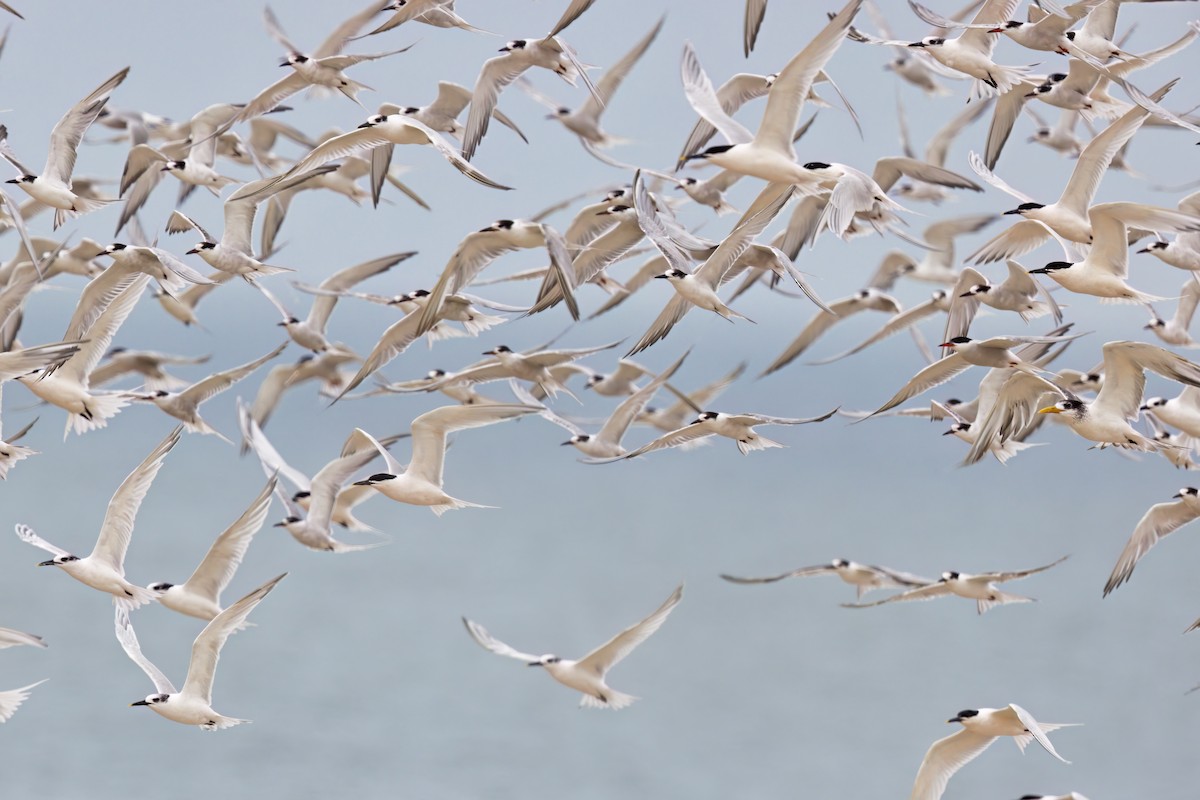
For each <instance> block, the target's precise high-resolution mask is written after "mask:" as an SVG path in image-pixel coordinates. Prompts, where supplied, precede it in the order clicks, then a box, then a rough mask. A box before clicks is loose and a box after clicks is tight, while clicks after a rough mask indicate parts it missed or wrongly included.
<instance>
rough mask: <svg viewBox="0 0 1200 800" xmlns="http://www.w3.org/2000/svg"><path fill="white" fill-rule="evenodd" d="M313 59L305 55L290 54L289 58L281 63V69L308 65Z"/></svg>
mask: <svg viewBox="0 0 1200 800" xmlns="http://www.w3.org/2000/svg"><path fill="white" fill-rule="evenodd" d="M311 60H312V59H311V58H309V57H308V56H306V55H304V54H303V53H288V54H287V58H285V59H283V61H280V62H279V66H281V67H294V66H296V65H297V64H307V63H308V62H309V61H311Z"/></svg>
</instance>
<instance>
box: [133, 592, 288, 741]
mask: <svg viewBox="0 0 1200 800" xmlns="http://www.w3.org/2000/svg"><path fill="white" fill-rule="evenodd" d="M285 577H287V573H286V572H285V573H283V574H282V575H280V576H279V577H277V578H273V579H272V580H269V581H267V582H266V583H264V584H263V585H262V586H260V587H258V588H257V589H255V590H254V591H252V592H250V594H248V595H246V596H245V597H243V598H242V599H241V600H238V601H237V602H236V603H234V604H233V605H231V606H230V607H229V608H227V609H225V610H224V611H222V612H221V613H220V614H218V615H217V616H215V617H213V619H212V621H211V622H209V623H208V624H207V625H205V626H204V630H202V631H200V635H199V636H197V637H196V640H195V641H194V642H193V643H192V657H191V660H190V661H189V662H188V672H187V679H186V680H184V682H183V689H182V690H179V689H176V688H175V686H174V685H173V684H172V683H171V681H170V680H169V679H168V678H167V676H166V675H164V674H163V673H162V671H161V670H160V669H159V668H158V667H156V666H154V664H152V663H151V662H150V659H148V658H146V656H144V655H143V654H142V646H141V645H140V644H138V640H137V635H136V634H135V633H134V632H133V625H132V624H131V623H130V621H129V612H128V611H126V610H125V609H123V608H118V609H117V612H116V616H115V620H114V625H115V628H116V634H117V641H118V642H120V643H121V647H122V649H124V650H125V654H126V655H127V656H129V658H130V660H131V661H133V663H135V664H137V665H138V666H139V667H141V668H142V671H143V672H145V673H146V675H148V676H149V677H150V680H151V681H153V683H154V692H155V693H154V694H152V695H148V696H147V697H146V698H145V699H144V700H138V701H136V702H133V703H130V704H129V705H130V706H131V707H132V706H147V707H149V708H150V709H151V710H153V711H154V712H155V713H156V714H158V715H159V716H162V717H166V718H167V719H169V720H171V721H172V722H178V723H180V724H181V725H198V726H200V728H201V729H202V730H206V731H216V730H223V729H225V728H232V727H233V726H234V725H240V724H241V723H243V722H248V721H249V720H244V719H235V718H233V717H226V716H224V715H222V714H218V713H217V712H216V711H213V708H212V686H213V678H214V677H215V674H216V671H217V661H218V659H220V657H221V648H223V647H224V646H225V641H226V640H227V639H228V638H229V634H231V633H233V632H234V631H236V630H239V629H240V628H242V627H243V626H244V625H245V623H246V617H248V616H250V612H251V611H253V610H254V607H255V606H257V605H258V604H259V603H260V602H262V599H263V598H264V597H266V596H267V595H268V594H270V592H271V590H272V589H274V588H275V586H276V584H278V583H279V582H280V581H281V580H283V579H284V578H285Z"/></svg>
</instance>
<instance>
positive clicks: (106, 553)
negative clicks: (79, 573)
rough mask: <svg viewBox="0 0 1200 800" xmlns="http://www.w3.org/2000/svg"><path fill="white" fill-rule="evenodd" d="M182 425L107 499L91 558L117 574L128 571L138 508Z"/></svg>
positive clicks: (177, 436)
mask: <svg viewBox="0 0 1200 800" xmlns="http://www.w3.org/2000/svg"><path fill="white" fill-rule="evenodd" d="M182 433H183V426H182V425H179V426H177V427H176V428H175V430H173V431H171V432H170V433H168V434H167V438H165V439H163V440H162V441H161V442H159V443H158V446H156V447H155V448H154V449H153V450H151V451H150V455H148V456H146V458H145V460H143V461H142V463H141V464H138V466H137V468H136V469H134V471H133V472H131V473H129V476H128V477H127V478H125V480H123V481H122V482H121V485H120V486H118V487H117V491H116V493H114V494H113V496H112V500H110V501H109V502H108V511H106V512H105V514H104V523H103V524H102V525H101V526H100V536H99V538H98V539H96V546H95V547H94V548H93V549H92V552H91V554H90V555H89V556H88V557H89V558H93V559H97V560H103V561H104V562H105V563H106V564H108V566H110V567H112V568H113V569H114V570H115V571H116V573H117V574H118V575H121V576H124V575H125V551H126V550H127V549H128V548H129V540H130V539H131V538H132V537H133V523H134V520H135V519H136V518H137V512H138V508H139V507H141V505H142V500H143V499H144V498H145V497H146V492H148V491H150V484H151V483H153V482H154V476H156V475H157V474H158V470H159V469H160V468H161V467H162V465H163V459H165V458H166V457H167V453H169V452H171V448H173V447H174V446H175V445H177V444H179V437H180V435H181V434H182Z"/></svg>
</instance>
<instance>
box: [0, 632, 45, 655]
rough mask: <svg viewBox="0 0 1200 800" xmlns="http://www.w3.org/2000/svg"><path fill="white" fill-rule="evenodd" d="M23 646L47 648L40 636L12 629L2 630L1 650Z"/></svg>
mask: <svg viewBox="0 0 1200 800" xmlns="http://www.w3.org/2000/svg"><path fill="white" fill-rule="evenodd" d="M22 644H26V645H30V646H31V647H42V648H44V647H46V643H45V642H44V641H42V637H40V636H37V635H35V634H32V633H25V632H24V631H17V630H13V629H12V628H0V650H2V649H4V648H6V647H16V646H17V645H22Z"/></svg>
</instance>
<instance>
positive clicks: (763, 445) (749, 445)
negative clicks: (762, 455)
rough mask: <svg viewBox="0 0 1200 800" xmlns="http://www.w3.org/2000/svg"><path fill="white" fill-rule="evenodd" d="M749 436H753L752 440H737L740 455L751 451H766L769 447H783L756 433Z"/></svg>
mask: <svg viewBox="0 0 1200 800" xmlns="http://www.w3.org/2000/svg"><path fill="white" fill-rule="evenodd" d="M751 436H753V437H754V438H752V439H739V440H738V443H737V446H738V450H741V451H742V455H746V454H747V453H749V452H750V451H751V450H766V449H767V448H769V447H783V446H784V445H782V444H780V443H779V442H777V441H775V440H774V439H768V438H767V437H765V436H759V435H758V434H757V433H755V434H751Z"/></svg>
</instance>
